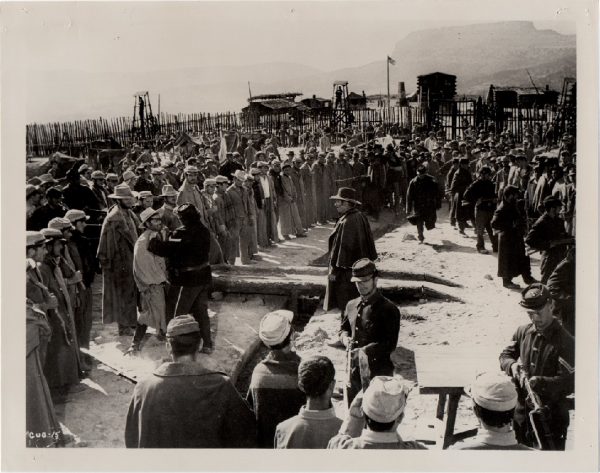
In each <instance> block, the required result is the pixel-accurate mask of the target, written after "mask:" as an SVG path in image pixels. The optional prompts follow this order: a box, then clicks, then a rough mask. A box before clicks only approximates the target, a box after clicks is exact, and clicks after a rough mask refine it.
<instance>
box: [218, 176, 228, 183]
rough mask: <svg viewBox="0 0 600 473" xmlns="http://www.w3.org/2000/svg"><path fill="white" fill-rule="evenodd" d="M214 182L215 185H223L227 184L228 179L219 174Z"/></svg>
mask: <svg viewBox="0 0 600 473" xmlns="http://www.w3.org/2000/svg"><path fill="white" fill-rule="evenodd" d="M215 181H216V182H217V184H223V183H224V182H229V179H227V178H226V177H225V176H221V175H220V174H219V175H218V176H217V177H215Z"/></svg>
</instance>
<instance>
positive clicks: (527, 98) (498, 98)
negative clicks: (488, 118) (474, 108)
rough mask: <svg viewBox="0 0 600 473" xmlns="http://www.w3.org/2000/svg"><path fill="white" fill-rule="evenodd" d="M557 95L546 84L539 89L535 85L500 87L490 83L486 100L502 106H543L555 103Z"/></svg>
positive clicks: (489, 103) (488, 102)
mask: <svg viewBox="0 0 600 473" xmlns="http://www.w3.org/2000/svg"><path fill="white" fill-rule="evenodd" d="M559 95H560V93H559V92H557V91H556V90H551V89H550V87H549V86H548V85H546V87H545V89H542V90H540V89H537V88H535V87H500V86H495V85H493V84H491V85H490V89H489V91H488V95H487V100H486V102H487V104H488V105H493V106H496V107H504V108H517V107H522V108H534V107H538V108H543V107H546V106H554V105H556V104H557V103H558V97H559Z"/></svg>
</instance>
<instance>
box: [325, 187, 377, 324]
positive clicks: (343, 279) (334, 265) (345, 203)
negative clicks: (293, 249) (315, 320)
mask: <svg viewBox="0 0 600 473" xmlns="http://www.w3.org/2000/svg"><path fill="white" fill-rule="evenodd" d="M330 199H332V200H334V202H335V206H336V209H337V211H338V213H339V215H340V218H339V219H338V221H337V223H336V224H335V228H334V229H333V233H332V234H331V235H330V237H329V275H328V281H327V289H326V291H325V301H324V302H323V307H324V309H325V310H331V309H335V308H338V309H340V310H341V311H342V319H343V317H344V310H345V309H346V304H348V301H349V300H350V299H354V298H356V297H358V291H357V290H356V286H355V285H354V283H353V282H351V281H350V279H351V278H352V265H353V264H354V263H356V261H358V260H359V259H362V258H369V259H370V260H375V259H377V251H376V250H375V241H374V240H373V233H372V232H371V227H370V225H369V222H368V220H367V217H365V216H364V214H363V213H362V212H360V211H359V210H358V209H357V208H356V206H357V205H360V202H359V201H357V200H356V198H355V191H354V189H352V188H349V187H340V189H339V190H338V193H337V195H334V196H332V197H330Z"/></svg>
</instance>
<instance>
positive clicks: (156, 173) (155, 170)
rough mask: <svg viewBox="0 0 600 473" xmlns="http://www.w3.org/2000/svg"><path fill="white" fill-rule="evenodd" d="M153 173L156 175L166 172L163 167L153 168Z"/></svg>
mask: <svg viewBox="0 0 600 473" xmlns="http://www.w3.org/2000/svg"><path fill="white" fill-rule="evenodd" d="M151 174H154V175H155V176H161V175H163V174H164V172H163V170H162V169H161V168H152V171H151Z"/></svg>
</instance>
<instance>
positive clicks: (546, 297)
mask: <svg viewBox="0 0 600 473" xmlns="http://www.w3.org/2000/svg"><path fill="white" fill-rule="evenodd" d="M521 295H522V298H521V302H520V303H519V304H520V305H521V306H522V307H524V308H525V309H527V314H528V315H529V318H530V319H531V323H530V324H527V325H523V326H521V327H519V328H518V329H517V331H516V332H515V334H514V335H513V337H512V341H511V343H510V344H509V345H508V346H507V347H506V348H505V349H504V350H503V351H502V353H501V354H500V368H501V369H502V370H503V371H505V372H506V373H507V374H508V375H511V376H512V377H513V379H514V380H515V382H516V383H517V388H518V389H517V390H518V392H519V398H518V403H517V408H516V410H515V417H514V421H513V426H514V428H515V433H516V435H517V440H518V441H519V443H523V444H524V445H528V446H534V447H538V448H540V449H542V450H564V448H565V440H566V436H567V427H568V426H569V408H568V403H567V399H566V398H567V396H568V395H569V394H571V393H572V392H573V389H574V375H575V368H574V366H575V365H574V364H575V340H574V338H573V337H572V336H571V335H570V334H569V333H568V332H567V331H566V330H565V329H564V328H563V327H562V325H561V324H560V323H559V322H558V320H557V319H555V318H554V317H553V315H552V298H551V296H550V292H549V290H548V289H547V288H546V286H544V285H543V284H540V283H534V284H532V285H530V286H529V287H527V289H525V290H524V291H523V292H522V293H521Z"/></svg>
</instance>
